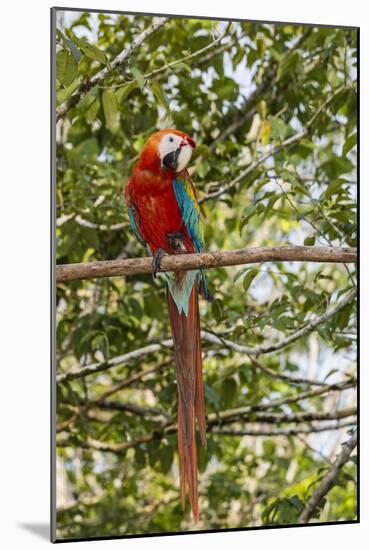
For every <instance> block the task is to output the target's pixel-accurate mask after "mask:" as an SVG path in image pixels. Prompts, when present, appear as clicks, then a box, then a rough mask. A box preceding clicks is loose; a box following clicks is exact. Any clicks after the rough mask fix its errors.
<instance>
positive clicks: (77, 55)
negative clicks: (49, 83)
mask: <svg viewBox="0 0 369 550" xmlns="http://www.w3.org/2000/svg"><path fill="white" fill-rule="evenodd" d="M56 35H57V36H58V38H59V39H60V40H61V42H63V44H64V45H65V46H66V47H67V48H69V50H70V53H71V54H72V56H73V58H74V60H75V62H76V63H79V61H80V59H81V57H82V54H81V52H80V51H79V49H78V48H77V46H76V45H75V43H74V42H73V40H71V39H70V38H67V37H66V36H64V34H63V33H62V32H61V31H60V30H59V29H57V30H56Z"/></svg>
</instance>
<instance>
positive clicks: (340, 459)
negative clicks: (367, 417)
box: [299, 431, 357, 523]
mask: <svg viewBox="0 0 369 550" xmlns="http://www.w3.org/2000/svg"><path fill="white" fill-rule="evenodd" d="M356 445H357V432H356V431H355V432H354V434H353V435H352V436H351V438H350V439H349V440H348V442H347V443H345V444H344V447H343V449H342V451H341V453H340V454H339V455H338V456H337V458H336V460H335V461H334V463H333V464H332V466H331V468H330V469H329V471H328V473H327V474H326V475H325V476H324V477H323V479H322V480H321V482H320V483H319V486H318V487H317V489H315V491H314V492H313V494H312V495H311V497H310V498H309V500H308V501H307V503H306V505H305V507H304V509H303V511H302V512H301V514H300V516H299V523H307V522H308V521H309V519H310V517H311V516H312V514H313V513H314V510H315V508H316V507H317V506H318V504H319V502H320V501H321V500H322V498H323V497H324V496H325V495H326V494H327V493H328V492H329V491H330V490H331V489H332V487H333V484H334V482H335V479H336V477H337V476H338V474H339V472H340V470H341V468H342V467H343V466H344V465H345V464H346V463H347V462H348V461H349V459H350V455H351V453H352V451H353V450H354V449H355V447H356Z"/></svg>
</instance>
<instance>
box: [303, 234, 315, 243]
mask: <svg viewBox="0 0 369 550" xmlns="http://www.w3.org/2000/svg"><path fill="white" fill-rule="evenodd" d="M314 244H315V236H314V235H313V236H312V237H306V239H305V240H304V245H305V246H314Z"/></svg>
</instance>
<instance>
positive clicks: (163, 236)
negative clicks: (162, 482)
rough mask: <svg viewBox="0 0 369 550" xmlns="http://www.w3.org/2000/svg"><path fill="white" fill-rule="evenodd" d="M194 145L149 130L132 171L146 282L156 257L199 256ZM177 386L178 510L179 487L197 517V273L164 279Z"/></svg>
mask: <svg viewBox="0 0 369 550" xmlns="http://www.w3.org/2000/svg"><path fill="white" fill-rule="evenodd" d="M194 148H195V142H194V141H193V140H192V139H191V138H190V137H189V136H188V135H187V134H185V133H183V132H180V131H178V130H175V129H166V130H160V131H158V132H155V133H154V134H152V135H151V136H150V138H149V139H148V140H147V142H146V143H145V145H144V147H143V149H142V152H141V154H140V157H139V160H138V162H137V163H136V165H135V166H134V167H133V171H132V176H131V177H130V178H129V180H128V182H127V185H126V189H125V197H126V202H127V205H128V213H129V218H130V222H131V226H132V228H133V230H134V233H135V235H136V237H137V239H138V240H139V241H140V243H141V244H143V245H145V246H146V247H147V248H148V251H149V253H150V254H151V255H152V256H153V273H154V277H155V276H156V273H157V271H158V269H159V267H160V260H161V258H162V256H163V254H182V253H191V252H200V251H201V250H202V247H203V241H202V235H201V226H200V208H199V204H198V202H197V198H196V192H195V188H194V185H193V183H192V180H191V177H190V175H189V173H188V171H187V169H186V166H187V165H188V163H189V161H190V158H191V155H192V151H193V149H194ZM165 276H166V279H167V283H168V288H167V301H168V312H169V319H170V325H171V331H172V337H173V342H174V355H175V364H176V377H177V387H178V455H179V471H180V487H181V501H182V507H183V509H184V507H185V498H186V488H187V486H188V494H189V500H190V506H191V510H192V516H193V519H194V521H195V522H197V521H198V520H199V503H198V480H197V448H196V427H195V424H196V421H197V427H198V429H199V432H200V437H201V441H202V444H203V445H204V446H205V447H206V420H205V402H204V387H203V381H202V354H201V336H200V319H199V306H198V299H199V292H201V293H202V294H203V295H204V297H205V298H207V299H209V293H208V289H207V285H206V280H205V274H204V272H203V271H201V270H200V271H181V272H176V273H174V274H172V273H171V274H169V273H166V274H165Z"/></svg>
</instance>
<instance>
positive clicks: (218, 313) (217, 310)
mask: <svg viewBox="0 0 369 550" xmlns="http://www.w3.org/2000/svg"><path fill="white" fill-rule="evenodd" d="M211 311H212V313H213V315H214V317H215V320H216V322H217V323H220V322H221V321H222V319H223V304H222V302H221V301H220V300H217V299H214V300H213V301H212V303H211Z"/></svg>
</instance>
